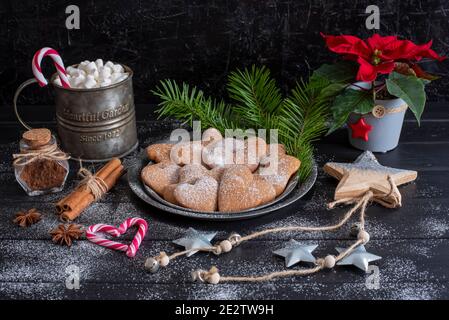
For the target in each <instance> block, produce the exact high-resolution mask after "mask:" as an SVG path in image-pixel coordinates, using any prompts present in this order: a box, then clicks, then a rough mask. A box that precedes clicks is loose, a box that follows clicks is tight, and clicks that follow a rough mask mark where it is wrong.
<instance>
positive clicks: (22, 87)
mask: <svg viewBox="0 0 449 320" xmlns="http://www.w3.org/2000/svg"><path fill="white" fill-rule="evenodd" d="M33 83H37V80H36V79H35V78H32V79H28V80H27V81H25V82H23V83H22V84H21V85H20V86H19V87H18V88H17V90H16V92H15V93H14V99H13V104H14V112H15V114H16V117H17V120H19V122H20V124H21V125H22V126H24V127H25V128H26V129H27V130H31V129H32V128H31V127H30V126H29V125H27V124H26V123H25V121H23V119H22V117H21V116H20V114H19V111H18V109H17V99H18V98H19V95H20V93H21V92H22V90H23V89H25V87H27V86H29V85H30V84H33Z"/></svg>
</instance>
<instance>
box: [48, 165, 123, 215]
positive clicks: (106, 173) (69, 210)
mask: <svg viewBox="0 0 449 320" xmlns="http://www.w3.org/2000/svg"><path fill="white" fill-rule="evenodd" d="M123 172H124V167H123V165H122V164H121V161H120V159H118V158H114V159H112V160H111V161H109V162H108V163H107V164H106V165H104V166H103V167H102V168H101V169H100V170H99V171H98V172H97V173H96V174H95V176H97V177H98V178H100V179H102V180H103V181H104V182H105V184H106V186H107V188H106V190H107V191H109V190H110V189H111V188H112V187H113V186H114V185H115V184H116V183H117V180H118V179H119V178H120V176H121V175H122V174H123ZM94 201H95V198H94V196H93V194H92V193H91V191H90V189H89V188H88V187H87V186H85V185H82V186H79V187H77V188H76V189H75V190H74V191H73V192H72V193H70V194H69V195H68V196H66V197H65V198H63V199H61V200H60V201H58V202H57V203H56V212H57V213H58V214H59V215H60V217H61V219H62V220H64V221H70V220H74V219H75V218H77V217H78V216H79V215H80V214H81V213H82V212H83V211H84V209H86V208H87V207H88V206H89V205H90V204H91V203H92V202H94Z"/></svg>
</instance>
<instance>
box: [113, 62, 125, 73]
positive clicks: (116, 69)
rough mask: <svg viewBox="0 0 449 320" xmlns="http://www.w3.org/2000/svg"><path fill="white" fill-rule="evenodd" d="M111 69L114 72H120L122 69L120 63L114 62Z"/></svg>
mask: <svg viewBox="0 0 449 320" xmlns="http://www.w3.org/2000/svg"><path fill="white" fill-rule="evenodd" d="M112 71H114V73H122V72H123V71H124V70H123V67H122V65H121V64H114V65H113V66H112Z"/></svg>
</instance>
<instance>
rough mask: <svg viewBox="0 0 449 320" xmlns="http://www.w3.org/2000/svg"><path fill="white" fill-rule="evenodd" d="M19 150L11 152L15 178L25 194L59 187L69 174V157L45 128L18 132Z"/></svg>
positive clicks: (54, 189)
mask: <svg viewBox="0 0 449 320" xmlns="http://www.w3.org/2000/svg"><path fill="white" fill-rule="evenodd" d="M19 148H20V153H18V154H15V155H14V158H15V160H14V172H15V176H16V179H17V181H18V182H19V184H20V185H21V186H22V188H23V189H24V190H25V192H26V193H27V194H28V195H29V196H37V195H41V194H46V193H55V192H59V191H61V190H62V189H63V187H64V184H65V181H66V179H67V176H68V173H69V163H68V161H67V159H68V158H69V157H68V156H67V154H66V153H64V152H62V151H61V150H60V149H59V147H58V145H57V144H56V138H55V137H54V136H53V135H52V134H51V132H50V130H48V129H31V130H28V131H26V132H25V133H24V134H23V135H22V139H21V140H20V145H19Z"/></svg>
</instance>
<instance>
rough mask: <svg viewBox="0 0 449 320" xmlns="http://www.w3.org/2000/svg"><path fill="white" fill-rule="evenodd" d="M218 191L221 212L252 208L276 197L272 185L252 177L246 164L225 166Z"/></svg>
mask: <svg viewBox="0 0 449 320" xmlns="http://www.w3.org/2000/svg"><path fill="white" fill-rule="evenodd" d="M218 191H219V192H218V209H219V211H223V212H233V211H242V210H246V209H250V208H254V207H257V206H259V205H261V204H264V203H267V202H269V201H272V200H273V199H274V198H275V197H276V190H275V189H274V188H273V186H272V185H271V184H270V183H269V182H267V181H265V180H263V179H260V178H254V176H253V174H252V173H251V170H250V169H249V168H248V167H247V166H246V165H233V166H229V167H228V168H226V169H225V171H224V173H223V176H222V179H221V182H220V186H219V189H218Z"/></svg>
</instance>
